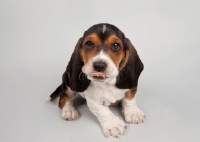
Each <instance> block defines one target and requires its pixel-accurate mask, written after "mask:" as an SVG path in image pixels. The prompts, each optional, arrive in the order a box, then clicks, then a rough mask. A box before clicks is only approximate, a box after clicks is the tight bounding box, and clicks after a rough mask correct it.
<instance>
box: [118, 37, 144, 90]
mask: <svg viewBox="0 0 200 142" xmlns="http://www.w3.org/2000/svg"><path fill="white" fill-rule="evenodd" d="M124 49H125V54H126V55H125V58H124V60H123V61H122V63H121V65H120V69H119V70H120V72H119V75H118V77H117V83H116V86H117V87H118V88H120V89H133V88H135V87H137V84H138V79H139V76H140V73H141V72H142V70H143V68H144V66H143V63H142V62H141V60H140V58H139V56H138V54H137V51H136V50H135V48H134V46H133V45H132V43H131V42H130V40H129V39H128V38H126V39H125V48H124Z"/></svg>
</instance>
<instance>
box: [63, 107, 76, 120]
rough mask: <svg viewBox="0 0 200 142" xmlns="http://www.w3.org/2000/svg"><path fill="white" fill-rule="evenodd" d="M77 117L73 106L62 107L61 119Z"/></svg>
mask: <svg viewBox="0 0 200 142" xmlns="http://www.w3.org/2000/svg"><path fill="white" fill-rule="evenodd" d="M77 118H78V111H77V110H76V109H75V108H74V107H68V108H65V107H64V108H63V109H62V119H64V120H74V119H77Z"/></svg>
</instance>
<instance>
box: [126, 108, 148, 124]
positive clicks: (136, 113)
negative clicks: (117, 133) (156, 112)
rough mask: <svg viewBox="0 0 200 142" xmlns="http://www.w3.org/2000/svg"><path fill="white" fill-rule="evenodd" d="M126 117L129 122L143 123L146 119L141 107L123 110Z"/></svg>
mask: <svg viewBox="0 0 200 142" xmlns="http://www.w3.org/2000/svg"><path fill="white" fill-rule="evenodd" d="M123 113H124V118H125V121H126V122H127V123H135V124H137V123H142V122H143V121H144V117H145V115H144V113H143V112H142V111H141V110H140V109H139V108H135V109H131V108H126V109H124V110H123Z"/></svg>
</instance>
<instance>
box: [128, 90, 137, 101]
mask: <svg viewBox="0 0 200 142" xmlns="http://www.w3.org/2000/svg"><path fill="white" fill-rule="evenodd" d="M136 92H137V89H136V88H134V89H131V90H128V91H127V92H126V96H125V98H126V99H127V100H132V99H133V98H134V97H135V94H136Z"/></svg>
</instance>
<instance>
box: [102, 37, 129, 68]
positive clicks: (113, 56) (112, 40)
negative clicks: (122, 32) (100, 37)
mask: <svg viewBox="0 0 200 142" xmlns="http://www.w3.org/2000/svg"><path fill="white" fill-rule="evenodd" d="M114 43H119V45H120V50H119V51H118V52H113V51H112V50H111V48H112V45H113V44H114ZM105 45H106V46H107V47H108V48H109V50H108V51H107V54H108V56H110V58H111V59H112V60H113V62H114V64H115V66H116V67H117V68H119V64H120V62H121V61H122V59H123V58H124V55H125V54H124V52H123V44H122V41H121V40H120V39H119V38H118V37H116V36H115V35H111V36H109V37H108V38H107V39H106V41H105Z"/></svg>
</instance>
